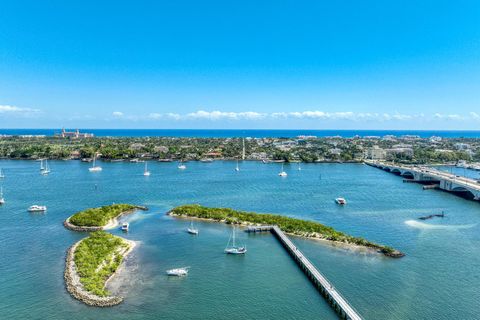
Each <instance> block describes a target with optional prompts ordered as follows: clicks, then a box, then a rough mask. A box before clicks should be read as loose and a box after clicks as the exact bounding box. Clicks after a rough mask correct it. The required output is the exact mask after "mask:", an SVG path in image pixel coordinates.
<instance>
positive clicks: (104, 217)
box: [70, 204, 137, 227]
mask: <svg viewBox="0 0 480 320" xmlns="http://www.w3.org/2000/svg"><path fill="white" fill-rule="evenodd" d="M135 208H137V206H134V205H131V204H112V205H110V206H103V207H99V208H90V209H87V210H84V211H80V212H77V213H75V214H74V215H73V216H71V217H70V223H72V224H74V225H76V226H79V227H103V226H105V225H106V224H107V223H108V221H110V219H113V218H116V217H118V216H119V215H120V214H121V213H123V212H125V211H130V210H133V209H135Z"/></svg>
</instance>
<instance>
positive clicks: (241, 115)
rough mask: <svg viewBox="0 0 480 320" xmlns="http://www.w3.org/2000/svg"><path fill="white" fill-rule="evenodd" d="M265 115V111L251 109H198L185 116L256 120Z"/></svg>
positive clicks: (192, 117) (209, 118) (210, 118)
mask: <svg viewBox="0 0 480 320" xmlns="http://www.w3.org/2000/svg"><path fill="white" fill-rule="evenodd" d="M266 116H267V115H266V114H265V113H258V112H253V111H247V112H222V111H212V112H208V111H203V110H199V111H196V112H192V113H188V114H187V115H186V118H190V119H208V120H221V119H228V120H240V119H246V120H258V119H262V118H265V117H266Z"/></svg>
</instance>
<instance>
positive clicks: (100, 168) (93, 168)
mask: <svg viewBox="0 0 480 320" xmlns="http://www.w3.org/2000/svg"><path fill="white" fill-rule="evenodd" d="M96 157H97V155H94V156H93V163H92V167H91V168H88V171H90V172H98V171H102V167H100V166H97V165H96V164H95V162H96Z"/></svg>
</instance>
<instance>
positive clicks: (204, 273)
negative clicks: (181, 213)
mask: <svg viewBox="0 0 480 320" xmlns="http://www.w3.org/2000/svg"><path fill="white" fill-rule="evenodd" d="M50 166H51V169H52V173H51V174H50V175H49V176H46V177H43V176H40V174H39V170H38V168H39V164H38V163H37V162H32V161H0V167H3V168H4V170H5V174H6V175H7V177H6V178H5V179H4V180H3V181H0V184H1V185H3V187H4V193H5V198H6V201H7V203H6V204H5V205H4V206H3V207H0V252H1V255H0V275H1V276H0V314H1V318H2V319H66V318H69V319H71V320H77V319H100V318H105V319H205V318H209V319H224V318H226V317H228V318H231V319H252V318H259V317H263V318H266V319H274V318H276V319H309V318H317V319H318V318H320V319H335V318H336V315H335V314H334V313H333V312H332V310H331V308H330V307H329V306H328V305H327V304H326V303H325V302H324V300H323V298H322V297H321V296H320V295H319V294H318V293H317V291H316V290H315V288H314V287H313V286H312V285H311V284H310V283H309V282H308V280H307V279H306V277H305V276H304V275H303V273H302V272H301V271H300V270H299V269H298V267H297V266H296V265H295V264H294V263H293V261H292V260H291V259H290V258H289V256H288V255H287V253H286V252H285V251H284V250H283V248H282V247H281V246H280V245H279V244H278V243H277V241H276V240H275V239H274V238H273V237H272V236H271V235H269V234H264V235H248V234H245V233H240V234H239V237H240V238H241V241H243V242H245V243H246V244H247V246H248V249H249V251H248V253H247V254H246V255H245V256H243V257H236V256H226V255H225V254H223V249H224V247H225V245H226V243H227V241H228V237H229V232H230V228H229V227H228V226H225V225H220V224H215V223H209V222H203V223H199V224H198V227H199V228H200V235H199V236H198V237H192V236H190V235H188V234H187V233H186V232H185V228H186V226H187V225H188V221H182V220H176V219H174V218H171V217H168V216H165V212H166V211H167V210H168V209H169V208H172V207H173V206H176V205H180V204H185V203H201V204H203V205H209V206H228V207H233V208H237V209H243V210H252V211H259V212H272V213H278V214H285V215H289V216H295V217H299V218H305V219H312V220H316V221H319V222H322V223H325V224H327V225H331V226H333V227H335V228H337V229H339V230H341V231H345V232H348V233H350V234H352V235H356V236H362V237H365V238H368V239H369V240H372V241H377V242H380V243H383V244H387V245H391V246H393V247H395V248H398V249H400V250H401V251H403V252H405V253H406V254H407V256H406V257H404V258H402V259H390V258H385V257H383V256H379V255H372V254H368V253H364V252H360V251H357V250H352V249H345V248H335V247H332V246H330V245H326V244H323V243H321V242H318V241H313V240H305V239H300V238H294V239H293V241H294V242H295V243H296V244H297V245H298V247H299V248H301V249H302V250H303V251H304V252H305V254H307V255H308V257H309V258H310V259H311V260H312V262H314V263H315V264H316V265H317V266H318V267H319V269H320V270H321V271H322V272H323V273H324V274H325V275H326V276H327V277H328V278H329V280H330V281H331V282H332V283H333V284H334V285H335V286H336V287H337V288H338V289H339V290H340V292H341V293H342V294H343V295H344V296H345V297H346V298H347V299H348V300H349V301H350V303H351V304H352V305H353V306H354V307H355V308H356V309H357V310H358V311H359V312H360V314H361V315H362V316H364V317H365V318H366V319H453V318H455V319H478V318H479V317H480V312H479V311H478V307H479V304H478V301H480V290H479V289H478V288H479V287H480V276H479V274H478V270H479V267H480V232H479V231H480V203H478V202H474V201H467V200H465V199H462V198H459V197H456V196H454V195H451V194H449V193H446V192H440V191H436V190H426V191H423V190H422V188H421V186H419V185H416V184H410V183H402V179H401V178H399V177H397V176H395V175H392V174H389V173H386V172H384V171H382V170H379V169H375V168H372V167H368V166H364V165H358V164H304V165H302V169H303V170H302V171H298V170H296V168H297V166H296V165H291V166H288V165H287V166H285V171H287V172H288V173H289V176H288V177H287V178H280V177H278V176H277V173H278V172H279V170H280V166H279V165H278V164H261V163H257V162H244V163H241V171H240V172H235V171H234V170H233V169H234V167H235V163H233V162H214V163H196V162H189V163H187V170H185V171H183V172H179V171H178V170H177V168H176V166H177V165H176V164H175V163H150V165H149V169H150V170H151V171H152V176H150V177H144V176H143V175H142V172H143V164H133V163H103V164H102V166H103V169H104V170H103V171H102V172H99V173H90V172H88V169H87V168H88V166H89V164H86V163H80V162H77V161H52V162H51V163H50ZM337 196H343V197H345V198H346V199H347V200H348V205H347V206H345V207H340V206H337V205H335V203H334V202H333V199H334V198H335V197H337ZM112 202H117V203H118V202H131V203H137V204H144V205H147V206H148V207H149V208H150V210H149V211H147V212H137V213H135V214H133V215H130V216H128V217H127V218H126V219H127V220H128V221H129V222H130V228H131V231H130V233H129V234H128V235H126V237H127V238H129V239H132V240H136V241H138V242H139V245H138V247H137V249H135V251H134V252H133V253H132V255H131V256H130V257H129V258H128V259H127V261H126V266H125V267H124V268H123V269H122V271H121V272H120V274H119V276H118V277H117V278H116V279H115V280H114V281H113V282H112V283H111V288H112V290H114V291H118V292H120V293H121V294H123V295H124V296H125V297H126V298H125V302H124V303H123V304H121V305H119V306H117V307H113V308H108V309H97V308H92V307H88V306H85V305H83V304H82V303H80V302H78V301H76V300H74V299H72V298H71V297H70V296H69V294H68V293H67V292H66V291H65V289H64V282H63V270H64V256H65V252H66V249H67V248H68V247H69V246H70V245H72V244H73V243H74V242H75V241H77V240H79V239H81V238H82V237H84V236H85V235H84V234H79V233H75V232H72V231H68V230H66V229H64V228H63V226H62V221H63V220H64V219H65V218H66V217H68V216H70V215H71V214H72V213H73V212H75V211H78V210H81V209H84V208H86V207H93V206H100V205H105V204H110V203H112ZM35 203H37V204H45V205H47V206H48V212H47V213H45V214H29V213H28V212H26V208H27V207H28V206H30V205H32V204H35ZM442 210H443V211H445V212H446V214H447V217H446V218H444V219H432V220H427V221H421V220H418V219H417V218H418V217H419V216H422V215H427V214H431V213H438V212H440V211H442ZM112 232H114V233H117V234H121V232H119V231H118V230H114V231H112ZM179 266H190V267H191V271H190V274H189V276H188V277H186V278H183V279H172V278H168V277H166V276H165V274H164V273H165V270H166V269H169V268H172V267H179Z"/></svg>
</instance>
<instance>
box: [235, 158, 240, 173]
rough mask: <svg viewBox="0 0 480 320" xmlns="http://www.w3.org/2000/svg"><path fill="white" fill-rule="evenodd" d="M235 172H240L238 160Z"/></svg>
mask: <svg viewBox="0 0 480 320" xmlns="http://www.w3.org/2000/svg"><path fill="white" fill-rule="evenodd" d="M235 171H240V167H239V166H238V160H237V166H236V167H235Z"/></svg>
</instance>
